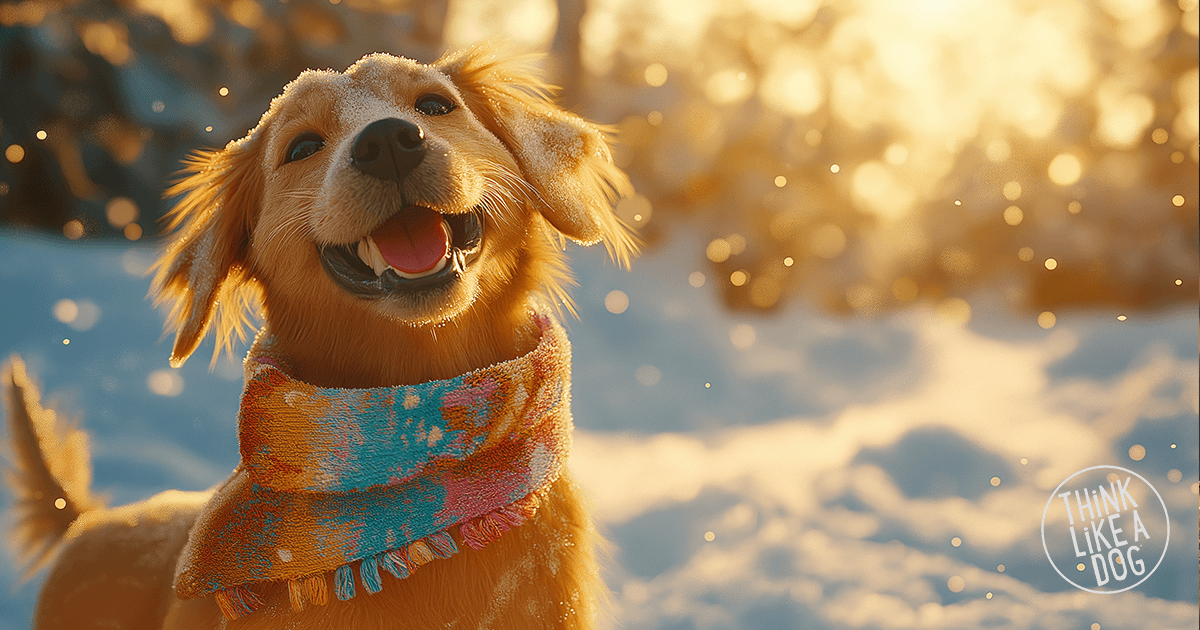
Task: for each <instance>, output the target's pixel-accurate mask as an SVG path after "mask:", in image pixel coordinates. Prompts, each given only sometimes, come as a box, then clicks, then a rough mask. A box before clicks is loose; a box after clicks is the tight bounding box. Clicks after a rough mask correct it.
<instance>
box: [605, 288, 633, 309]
mask: <svg viewBox="0 0 1200 630" xmlns="http://www.w3.org/2000/svg"><path fill="white" fill-rule="evenodd" d="M604 308H605V309H606V310H608V312H609V313H612V314H613V315H620V314H621V313H624V312H625V311H626V310H628V309H629V296H628V295H626V294H625V292H624V291H620V290H616V289H614V290H612V291H609V292H608V294H606V295H605V296H604Z"/></svg>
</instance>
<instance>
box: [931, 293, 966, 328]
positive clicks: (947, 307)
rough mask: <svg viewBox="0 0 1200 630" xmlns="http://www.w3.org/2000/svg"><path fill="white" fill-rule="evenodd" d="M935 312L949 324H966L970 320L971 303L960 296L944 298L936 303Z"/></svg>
mask: <svg viewBox="0 0 1200 630" xmlns="http://www.w3.org/2000/svg"><path fill="white" fill-rule="evenodd" d="M937 314H938V316H940V317H941V318H942V319H943V320H945V321H946V322H949V323H951V324H966V323H967V322H969V321H971V305H970V304H968V303H967V301H966V300H964V299H962V298H957V297H952V298H946V299H944V300H942V301H941V302H939V303H938V306H937Z"/></svg>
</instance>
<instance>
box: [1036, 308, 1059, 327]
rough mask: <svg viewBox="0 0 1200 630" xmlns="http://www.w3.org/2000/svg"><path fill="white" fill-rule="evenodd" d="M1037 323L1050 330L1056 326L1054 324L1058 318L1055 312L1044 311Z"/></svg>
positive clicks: (1038, 317)
mask: <svg viewBox="0 0 1200 630" xmlns="http://www.w3.org/2000/svg"><path fill="white" fill-rule="evenodd" d="M1037 323H1038V326H1041V327H1042V328H1044V329H1046V330H1050V329H1051V328H1054V324H1056V323H1058V318H1057V317H1055V316H1054V313H1051V312H1050V311H1042V312H1041V313H1039V314H1038V316H1037Z"/></svg>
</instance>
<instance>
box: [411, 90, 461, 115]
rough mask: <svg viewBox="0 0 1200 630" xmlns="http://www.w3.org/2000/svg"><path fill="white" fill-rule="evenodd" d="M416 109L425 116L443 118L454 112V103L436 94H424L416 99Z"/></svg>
mask: <svg viewBox="0 0 1200 630" xmlns="http://www.w3.org/2000/svg"><path fill="white" fill-rule="evenodd" d="M414 107H416V109H417V111H418V112H421V113H422V114H425V115H426V116H445V115H446V114H449V113H450V112H452V111H454V103H451V102H450V100H449V99H447V98H446V97H444V96H438V95H437V94H426V95H425V96H422V97H420V98H418V99H417V102H416V105H414Z"/></svg>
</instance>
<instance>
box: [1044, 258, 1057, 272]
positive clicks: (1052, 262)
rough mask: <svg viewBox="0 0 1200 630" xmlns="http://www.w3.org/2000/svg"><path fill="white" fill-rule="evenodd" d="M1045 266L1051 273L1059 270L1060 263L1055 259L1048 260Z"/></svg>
mask: <svg viewBox="0 0 1200 630" xmlns="http://www.w3.org/2000/svg"><path fill="white" fill-rule="evenodd" d="M1044 264H1045V265H1046V269H1049V270H1051V271H1054V270H1055V269H1058V261H1057V260H1055V259H1053V258H1047V259H1046V262H1045V263H1044Z"/></svg>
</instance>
